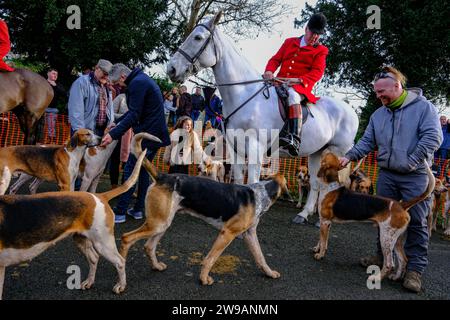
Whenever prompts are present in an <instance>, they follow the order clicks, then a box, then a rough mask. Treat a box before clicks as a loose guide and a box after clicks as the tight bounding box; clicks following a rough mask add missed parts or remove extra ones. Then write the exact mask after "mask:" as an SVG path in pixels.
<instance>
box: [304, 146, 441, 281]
mask: <svg viewBox="0 0 450 320" xmlns="http://www.w3.org/2000/svg"><path fill="white" fill-rule="evenodd" d="M427 168H428V178H429V182H428V187H427V189H426V191H425V192H424V193H423V194H422V195H420V196H418V197H416V198H414V199H412V200H409V201H405V202H398V201H395V200H392V199H388V198H384V197H379V196H372V195H366V194H361V193H355V192H353V191H351V190H348V189H346V188H344V187H342V186H341V185H340V184H339V182H338V171H339V169H340V164H339V159H338V157H337V156H336V155H334V154H332V153H326V154H324V155H323V156H322V159H321V165H320V169H319V172H318V177H320V178H321V179H322V180H323V181H324V183H325V184H326V185H327V192H326V193H325V196H324V197H323V200H322V201H320V199H319V203H320V210H319V213H320V240H319V242H318V244H317V246H316V247H314V249H313V250H314V252H315V255H314V258H315V259H316V260H320V259H322V258H323V257H324V256H325V252H326V250H327V248H328V235H329V232H330V226H331V222H333V221H334V222H350V221H372V222H375V223H377V224H378V227H379V230H380V231H379V232H380V243H381V248H382V251H383V257H384V259H383V260H384V262H383V268H382V270H381V274H379V275H372V276H371V278H372V279H371V280H380V281H381V280H382V279H383V278H384V277H385V276H386V275H388V274H389V273H390V272H391V271H393V267H394V261H393V251H394V250H395V257H396V258H397V266H398V268H397V270H396V273H395V274H392V275H390V278H391V279H393V280H398V279H400V278H401V277H402V276H403V273H404V271H405V268H406V261H407V258H406V255H405V252H404V249H403V238H404V232H405V230H406V228H407V227H408V223H409V221H410V219H411V218H410V216H409V213H408V210H409V209H410V208H411V207H413V206H414V205H416V204H417V203H418V202H420V201H422V200H424V199H426V198H427V197H428V196H429V195H430V194H431V192H432V191H433V188H434V180H435V179H434V176H433V173H432V172H431V169H430V168H429V167H428V166H427Z"/></svg>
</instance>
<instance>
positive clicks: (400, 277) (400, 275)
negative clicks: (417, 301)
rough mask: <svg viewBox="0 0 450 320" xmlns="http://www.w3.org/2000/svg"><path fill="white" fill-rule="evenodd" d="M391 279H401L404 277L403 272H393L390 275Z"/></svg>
mask: <svg viewBox="0 0 450 320" xmlns="http://www.w3.org/2000/svg"><path fill="white" fill-rule="evenodd" d="M389 279H390V280H392V281H399V280H401V279H402V274H401V273H399V274H397V273H391V274H390V275H389Z"/></svg>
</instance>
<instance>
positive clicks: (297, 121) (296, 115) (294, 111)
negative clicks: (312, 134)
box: [280, 104, 302, 157]
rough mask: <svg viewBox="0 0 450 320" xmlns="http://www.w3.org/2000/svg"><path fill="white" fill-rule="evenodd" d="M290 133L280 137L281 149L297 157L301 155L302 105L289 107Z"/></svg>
mask: <svg viewBox="0 0 450 320" xmlns="http://www.w3.org/2000/svg"><path fill="white" fill-rule="evenodd" d="M288 121H289V122H288V124H289V125H288V133H287V135H286V136H284V137H280V147H281V149H282V150H284V151H286V152H287V153H288V154H289V155H290V156H293V157H297V156H298V155H299V154H300V142H301V140H300V137H301V131H302V107H301V105H300V104H294V105H291V106H289V120H288Z"/></svg>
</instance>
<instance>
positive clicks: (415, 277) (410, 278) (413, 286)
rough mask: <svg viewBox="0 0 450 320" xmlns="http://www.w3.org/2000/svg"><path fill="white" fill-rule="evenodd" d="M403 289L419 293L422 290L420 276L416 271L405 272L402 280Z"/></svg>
mask: <svg viewBox="0 0 450 320" xmlns="http://www.w3.org/2000/svg"><path fill="white" fill-rule="evenodd" d="M403 287H404V288H405V289H407V290H409V291H412V292H415V293H419V292H420V290H421V289H422V275H421V274H420V273H418V272H417V271H407V272H406V275H405V278H404V279H403Z"/></svg>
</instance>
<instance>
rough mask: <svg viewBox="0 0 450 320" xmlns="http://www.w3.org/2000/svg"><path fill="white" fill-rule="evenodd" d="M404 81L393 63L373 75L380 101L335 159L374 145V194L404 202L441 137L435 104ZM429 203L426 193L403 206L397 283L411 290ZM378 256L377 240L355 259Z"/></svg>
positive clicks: (420, 181) (421, 257)
mask: <svg viewBox="0 0 450 320" xmlns="http://www.w3.org/2000/svg"><path fill="white" fill-rule="evenodd" d="M405 84H406V78H405V76H404V75H403V74H402V73H401V72H400V71H398V70H397V69H395V68H393V67H384V68H383V69H382V70H381V72H379V73H377V74H376V75H375V78H374V82H373V88H374V91H375V93H376V95H377V98H378V99H380V100H381V102H382V103H383V106H382V107H380V108H378V109H377V110H376V111H375V112H374V113H373V114H372V116H371V117H370V120H369V124H368V126H367V128H366V131H365V132H364V135H363V137H362V138H361V140H359V141H358V143H357V144H356V145H355V146H354V147H353V148H352V149H351V150H350V151H349V152H347V154H346V155H345V157H343V158H340V163H341V165H342V166H346V165H347V164H348V162H349V161H350V160H353V161H357V160H359V159H361V158H363V157H365V156H366V155H367V154H368V153H369V152H371V151H373V150H375V148H376V147H377V148H378V155H377V161H378V166H379V168H380V171H379V174H378V180H377V195H379V196H383V197H387V198H391V199H395V200H403V201H409V200H411V199H412V198H414V197H416V196H419V195H420V194H422V193H423V192H424V191H425V189H426V188H427V184H428V177H427V173H426V167H425V166H427V165H429V164H430V160H431V158H432V155H433V153H434V151H436V150H437V149H438V148H439V146H440V144H441V142H442V130H441V126H440V123H439V116H438V113H437V109H436V107H435V106H434V105H433V104H432V103H431V102H430V101H428V100H427V99H426V98H425V97H423V96H422V90H421V89H419V88H411V89H405ZM426 161H428V163H426ZM430 205H431V201H430V198H428V199H426V200H424V201H422V202H420V203H418V204H416V205H415V206H414V207H412V208H411V209H410V210H409V214H410V216H411V221H410V223H409V225H408V229H407V231H406V242H405V253H406V256H407V258H408V265H407V272H406V275H405V277H404V280H403V286H404V287H405V288H406V289H408V290H410V291H413V292H419V291H420V290H421V288H422V274H423V273H424V271H425V268H426V266H427V264H428V229H427V216H428V212H429V211H430ZM399 241H400V240H399ZM382 259H383V258H382V254H381V247H380V244H379V241H378V253H377V255H375V256H369V257H365V258H363V259H361V264H362V265H363V266H364V267H368V266H370V265H381V264H382V263H383V260H382Z"/></svg>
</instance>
